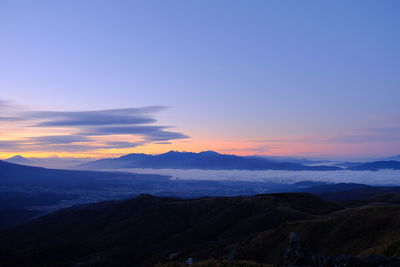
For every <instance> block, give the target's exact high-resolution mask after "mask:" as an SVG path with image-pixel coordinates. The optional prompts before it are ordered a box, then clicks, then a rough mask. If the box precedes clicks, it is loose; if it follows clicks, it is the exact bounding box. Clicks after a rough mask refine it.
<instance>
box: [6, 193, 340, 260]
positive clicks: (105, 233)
mask: <svg viewBox="0 0 400 267" xmlns="http://www.w3.org/2000/svg"><path fill="white" fill-rule="evenodd" d="M340 209H341V207H340V206H338V205H336V204H332V203H329V202H325V201H322V200H320V199H319V198H317V197H315V196H313V195H309V194H272V195H259V196H254V197H226V198H201V199H194V200H181V199H173V198H160V197H152V196H149V195H142V196H140V197H138V198H134V199H131V200H127V201H121V202H105V203H99V204H92V205H86V206H81V207H73V208H69V209H64V210H60V211H58V212H56V213H53V214H50V215H47V216H44V217H42V218H40V219H38V220H35V221H33V222H31V223H29V224H27V225H24V226H21V227H19V228H17V229H14V230H12V231H8V232H5V233H3V234H1V236H0V244H1V250H0V251H1V252H0V255H1V256H0V260H1V262H3V263H4V264H5V265H8V266H23V265H30V264H31V265H32V264H36V265H41V266H44V265H50V266H56V265H57V266H62V265H66V266H67V265H70V264H78V263H82V264H83V263H96V265H98V266H110V265H122V266H129V265H130V266H140V265H144V266H151V265H153V264H154V263H156V262H158V261H167V260H170V257H169V256H170V255H172V256H171V259H175V260H180V259H183V258H187V257H189V256H191V255H193V257H195V258H196V259H201V258H202V259H207V258H210V257H223V258H224V257H227V256H229V254H232V253H233V252H232V251H233V250H234V249H235V247H236V246H237V244H239V243H241V242H245V241H246V240H249V238H252V237H255V236H257V235H258V234H259V233H262V232H265V231H271V230H274V229H277V228H279V227H280V226H282V225H285V224H286V223H288V222H300V221H305V220H317V219H318V218H320V216H325V215H327V214H329V213H332V212H334V211H337V210H340Z"/></svg>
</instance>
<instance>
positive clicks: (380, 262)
mask: <svg viewBox="0 0 400 267" xmlns="http://www.w3.org/2000/svg"><path fill="white" fill-rule="evenodd" d="M289 244H290V247H289V248H287V249H285V250H284V251H283V253H282V255H281V257H280V260H279V264H278V266H279V267H400V257H393V258H385V257H383V256H380V255H374V254H369V255H366V256H364V257H361V258H357V257H355V256H352V255H339V256H336V257H331V256H327V255H323V254H317V253H314V252H313V251H312V250H311V249H310V248H309V247H308V246H307V244H306V242H305V241H304V240H303V239H302V238H301V236H299V235H298V234H296V233H293V232H292V233H290V235H289Z"/></svg>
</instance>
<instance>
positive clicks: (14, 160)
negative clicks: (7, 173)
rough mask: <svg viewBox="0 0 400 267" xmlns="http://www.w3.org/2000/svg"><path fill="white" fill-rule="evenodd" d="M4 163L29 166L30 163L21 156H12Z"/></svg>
mask: <svg viewBox="0 0 400 267" xmlns="http://www.w3.org/2000/svg"><path fill="white" fill-rule="evenodd" d="M5 161H7V162H11V163H16V164H29V163H31V161H30V160H29V159H27V158H24V157H23V156H21V155H15V156H12V157H11V158H8V159H6V160H5Z"/></svg>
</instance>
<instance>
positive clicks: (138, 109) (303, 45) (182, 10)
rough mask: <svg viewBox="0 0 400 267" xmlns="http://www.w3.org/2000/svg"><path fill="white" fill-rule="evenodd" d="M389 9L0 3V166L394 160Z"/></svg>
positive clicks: (382, 4)
mask: <svg viewBox="0 0 400 267" xmlns="http://www.w3.org/2000/svg"><path fill="white" fill-rule="evenodd" d="M399 14H400V1H397V0H393V1H390V0H381V1H378V0H375V1H368V0H359V1H349V0H342V1H311V0H310V1H308V0H305V1H298V0H293V1H278V0H276V1H257V0H253V1H245V0H242V1H235V0H229V1H228V0H227V1H222V0H218V1H215V0H212V1H211V0H210V1H207V0H201V1H200V0H199V1H194V0H193V1H188V0H181V1H179V0H176V1H169V0H160V1H151V0H150V1H147V0H146V1H122V0H117V1H111V0H108V1H101V0H84V1H66V0H65V1H52V0H49V1H42V0H35V1H33V0H31V1H20V0H2V1H0V112H1V113H0V120H1V121H0V124H1V125H0V157H8V156H11V155H13V154H23V155H26V156H49V155H60V156H71V155H73V156H96V157H101V156H109V155H119V154H125V153H131V152H145V153H161V152H165V151H168V150H171V149H174V150H186V151H201V150H216V151H219V152H223V153H236V154H266V155H294V156H304V157H328V158H335V157H342V158H365V157H381V156H389V155H393V154H399V153H400V50H399V47H400V16H399Z"/></svg>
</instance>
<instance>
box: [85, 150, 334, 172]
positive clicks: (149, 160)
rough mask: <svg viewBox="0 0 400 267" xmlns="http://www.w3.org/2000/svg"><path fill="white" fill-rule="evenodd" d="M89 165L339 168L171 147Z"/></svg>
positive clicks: (125, 166)
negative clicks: (153, 152)
mask: <svg viewBox="0 0 400 267" xmlns="http://www.w3.org/2000/svg"><path fill="white" fill-rule="evenodd" d="M81 167H82V168H86V169H124V168H152V169H163V168H168V169H206V170H290V171H305V170H309V171H335V170H341V168H340V167H335V166H307V165H304V164H300V163H292V162H282V161H274V160H271V159H266V158H263V157H255V156H249V157H244V156H237V155H228V154H220V153H217V152H214V151H203V152H200V153H193V152H178V151H169V152H167V153H164V154H158V155H148V154H137V153H133V154H128V155H125V156H122V157H119V158H107V159H100V160H96V161H92V162H87V163H84V164H82V165H81Z"/></svg>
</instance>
